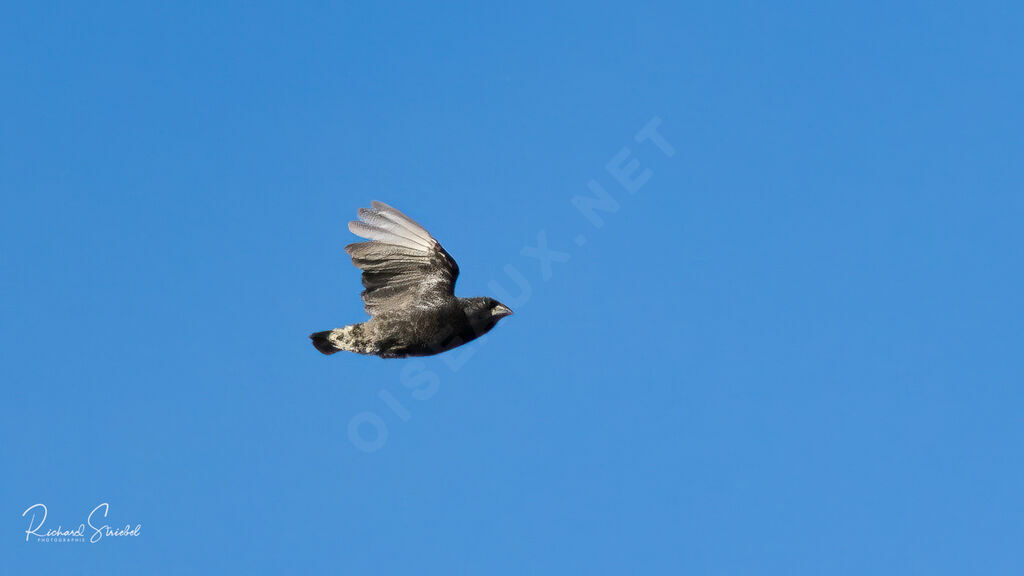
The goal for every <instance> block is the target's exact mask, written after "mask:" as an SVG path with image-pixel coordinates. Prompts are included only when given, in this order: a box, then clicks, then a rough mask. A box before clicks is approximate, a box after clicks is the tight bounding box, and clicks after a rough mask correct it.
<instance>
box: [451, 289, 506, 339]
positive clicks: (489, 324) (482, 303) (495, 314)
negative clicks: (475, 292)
mask: <svg viewBox="0 0 1024 576" xmlns="http://www.w3.org/2000/svg"><path fill="white" fill-rule="evenodd" d="M463 302H464V304H463V307H464V309H465V310H466V316H467V317H468V318H469V321H470V323H472V324H473V326H474V327H475V328H476V330H477V332H478V333H479V334H483V333H484V332H487V331H488V330H490V329H491V328H494V325H495V324H497V323H498V320H501V319H502V318H504V317H505V316H511V315H512V310H511V309H510V308H509V307H508V306H505V305H504V304H502V303H501V302H498V301H497V300H495V299H494V298H487V297H481V298H465V299H464V300H463Z"/></svg>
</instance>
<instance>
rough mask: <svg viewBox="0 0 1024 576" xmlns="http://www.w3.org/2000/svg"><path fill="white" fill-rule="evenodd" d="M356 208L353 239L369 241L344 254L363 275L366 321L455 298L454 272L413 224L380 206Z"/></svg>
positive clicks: (445, 256)
mask: <svg viewBox="0 0 1024 576" xmlns="http://www.w3.org/2000/svg"><path fill="white" fill-rule="evenodd" d="M372 206H373V208H372V209H368V208H360V209H359V212H358V214H359V218H360V221H353V222H350V223H349V225H348V227H349V230H351V231H352V233H353V234H355V235H357V236H361V237H363V238H366V239H368V240H369V242H358V243H355V244H349V245H348V246H346V247H345V251H346V252H348V254H349V256H351V257H352V263H353V264H354V265H355V266H356V267H357V268H359V269H361V270H362V271H363V287H364V288H365V290H364V291H363V305H364V307H365V308H366V312H367V313H369V314H370V315H377V314H380V313H383V312H387V311H389V310H396V309H402V308H407V307H421V306H430V305H433V304H436V303H437V302H438V301H439V300H441V299H444V298H451V297H453V296H454V294H455V281H456V280H457V279H458V276H459V266H458V265H457V264H456V263H455V260H454V259H452V257H451V256H450V255H449V254H448V252H446V251H445V249H444V248H443V247H442V246H441V244H440V243H439V242H438V241H437V240H435V239H434V237H433V236H431V235H430V233H429V232H427V231H426V229H424V228H423V227H422V226H420V225H419V224H418V223H416V221H415V220H413V219H412V218H409V217H408V216H406V215H405V214H403V213H401V212H399V211H398V210H396V209H394V208H392V207H390V206H388V205H387V204H384V203H382V202H373V203H372Z"/></svg>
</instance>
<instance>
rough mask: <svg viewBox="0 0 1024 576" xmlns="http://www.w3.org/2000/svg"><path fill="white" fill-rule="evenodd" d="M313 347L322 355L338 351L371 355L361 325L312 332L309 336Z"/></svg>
mask: <svg viewBox="0 0 1024 576" xmlns="http://www.w3.org/2000/svg"><path fill="white" fill-rule="evenodd" d="M309 339H310V340H312V341H313V346H315V347H316V349H317V350H319V351H320V352H321V353H323V354H334V353H335V352H338V351H340V350H348V351H349V352H358V353H359V354H372V353H373V351H372V350H370V349H369V346H368V343H367V342H366V339H365V338H363V325H362V324H352V325H351V326H345V327H344V328H335V329H334V330H327V331H325V332H314V333H313V334H310V335H309Z"/></svg>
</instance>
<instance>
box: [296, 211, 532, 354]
mask: <svg viewBox="0 0 1024 576" xmlns="http://www.w3.org/2000/svg"><path fill="white" fill-rule="evenodd" d="M370 205H371V206H372V208H360V209H359V211H358V214H359V220H354V221H352V222H349V223H348V229H349V230H350V231H351V232H352V233H353V234H355V235H356V236H359V237H361V238H365V239H367V240H369V241H368V242H357V243H355V244H349V245H348V246H346V247H345V252H347V253H348V255H349V256H351V258H352V264H354V265H355V266H356V268H359V269H360V270H362V271H363V278H362V281H363V287H364V288H365V290H363V293H362V298H363V307H364V308H365V310H366V313H367V314H369V315H370V319H369V320H368V321H366V322H362V323H359V324H350V325H348V326H344V327H342V328H335V329H334V330H326V331H323V332H314V333H313V334H310V335H309V337H310V339H311V340H312V341H313V346H315V347H316V349H317V350H319V351H320V352H322V353H323V354H334V353H335V352H340V351H342V350H345V351H348V352H355V353H357V354H365V355H372V356H379V357H381V358H406V357H410V356H432V355H434V354H440V353H441V352H445V351H447V350H451V349H452V348H455V347H458V346H461V345H463V344H465V343H467V342H470V341H471V340H474V339H476V338H479V337H480V336H482V335H484V334H486V333H487V332H489V331H490V330H491V329H492V328H494V326H495V325H497V323H498V321H499V320H501V319H502V318H505V317H506V316H510V315H511V314H512V310H511V309H509V307H508V306H505V305H504V304H502V303H501V302H498V301H497V300H495V299H494V298H490V297H486V296H483V297H476V298H459V297H457V296H455V281H456V280H457V279H458V277H459V265H458V264H456V263H455V259H454V258H452V257H451V255H449V254H448V252H447V251H445V249H444V248H443V247H442V246H441V243H440V242H438V241H437V240H435V239H434V237H433V236H431V235H430V233H429V232H427V230H426V229H425V228H423V226H420V225H419V224H418V223H417V222H416V221H415V220H413V219H412V218H410V217H408V216H406V215H405V214H403V213H402V212H400V211H398V210H397V209H395V208H392V207H391V206H388V205H387V204H384V203H383V202H377V201H374V202H371V204H370Z"/></svg>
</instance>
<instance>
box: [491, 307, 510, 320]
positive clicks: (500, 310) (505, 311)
mask: <svg viewBox="0 0 1024 576" xmlns="http://www.w3.org/2000/svg"><path fill="white" fill-rule="evenodd" d="M511 315H512V310H511V309H509V307H508V306H505V305H504V304H498V305H497V306H495V307H494V309H493V310H491V316H496V317H498V318H504V317H505V316H511Z"/></svg>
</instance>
